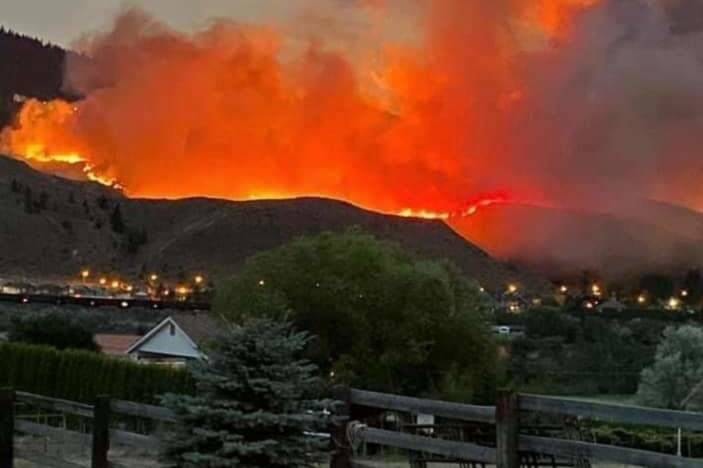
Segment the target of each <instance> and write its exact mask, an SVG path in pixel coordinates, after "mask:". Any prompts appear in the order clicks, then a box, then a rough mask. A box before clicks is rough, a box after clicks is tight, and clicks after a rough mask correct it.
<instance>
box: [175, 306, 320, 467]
mask: <svg viewBox="0 0 703 468" xmlns="http://www.w3.org/2000/svg"><path fill="white" fill-rule="evenodd" d="M308 341H309V335H307V334H305V333H297V332H295V331H293V329H292V328H291V325H290V324H288V323H282V322H274V321H272V320H269V319H256V320H252V321H250V322H248V323H247V324H245V326H243V327H234V326H230V327H228V329H227V330H226V331H225V333H224V334H223V335H222V336H221V337H220V338H219V339H218V340H217V341H216V342H215V343H213V346H212V349H211V350H210V352H209V356H208V360H207V361H206V362H201V363H198V364H196V365H194V366H193V376H194V377H195V379H196V382H197V392H196V396H184V395H167V396H165V397H164V398H163V404H165V405H166V406H168V407H170V408H172V409H173V410H174V411H175V412H176V414H177V415H178V416H179V418H180V424H178V425H177V428H178V429H177V432H176V433H174V434H173V436H172V439H171V441H170V442H169V444H168V445H167V448H166V451H165V458H166V460H167V461H168V462H169V464H170V466H172V467H178V468H201V467H202V468H206V467H207V468H211V467H239V468H283V467H286V468H303V467H314V466H316V463H318V462H319V461H320V459H321V455H322V454H323V449H324V447H325V446H326V445H327V444H326V443H325V442H324V441H322V440H320V439H319V438H317V437H315V436H313V435H311V434H310V433H311V432H315V431H318V432H319V431H320V430H322V428H323V427H324V417H323V415H322V412H321V408H322V405H323V402H322V401H321V400H316V399H314V395H315V394H316V393H317V392H318V391H319V389H320V383H321V381H320V379H319V378H318V377H317V376H316V373H317V368H316V367H315V366H314V365H313V364H310V362H308V361H307V360H304V359H301V358H300V355H301V353H302V351H303V349H304V348H305V347H306V344H307V343H308Z"/></svg>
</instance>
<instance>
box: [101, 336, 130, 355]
mask: <svg viewBox="0 0 703 468" xmlns="http://www.w3.org/2000/svg"><path fill="white" fill-rule="evenodd" d="M140 338H141V336H139V335H106V334H98V335H95V342H96V343H97V345H98V346H99V347H100V350H101V351H102V352H103V353H104V354H109V355H111V356H124V355H126V354H127V350H128V349H129V347H130V346H131V345H132V344H133V343H134V342H136V341H137V340H139V339H140Z"/></svg>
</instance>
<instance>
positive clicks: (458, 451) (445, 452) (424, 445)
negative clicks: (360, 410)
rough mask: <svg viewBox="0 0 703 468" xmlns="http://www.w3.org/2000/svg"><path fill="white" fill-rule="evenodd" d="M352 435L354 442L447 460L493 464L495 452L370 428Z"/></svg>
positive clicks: (486, 448)
mask: <svg viewBox="0 0 703 468" xmlns="http://www.w3.org/2000/svg"><path fill="white" fill-rule="evenodd" d="M354 432H355V434H354V438H355V440H359V441H363V442H368V443H373V444H379V445H384V446H387V447H394V448H400V449H406V450H416V451H418V452H428V453H433V454H436V455H442V456H445V457H448V458H454V459H461V460H475V461H479V462H486V463H495V461H496V450H495V449H494V448H490V447H482V446H480V445H476V444H470V443H467V442H457V441H452V440H442V439H433V438H431V437H423V436H417V435H413V434H404V433H401V432H395V431H386V430H383V429H374V428H371V427H359V428H358V429H356V430H355V431H354Z"/></svg>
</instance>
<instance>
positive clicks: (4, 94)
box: [0, 28, 70, 127]
mask: <svg viewBox="0 0 703 468" xmlns="http://www.w3.org/2000/svg"><path fill="white" fill-rule="evenodd" d="M65 58H66V51H64V50H63V49H61V48H60V47H56V46H53V45H48V44H44V43H42V42H41V41H39V40H37V39H33V38H30V37H27V36H23V35H21V34H17V33H14V32H12V31H7V30H5V29H3V28H0V70H1V71H2V72H1V73H0V127H2V126H4V125H6V124H8V123H9V122H10V121H11V119H12V116H13V115H14V112H15V111H16V109H17V105H18V103H17V102H15V100H14V99H13V98H14V96H15V94H17V95H22V96H29V97H36V98H39V99H54V98H57V97H63V98H67V97H70V96H68V95H67V94H66V93H65V92H64V91H63V75H64V62H65Z"/></svg>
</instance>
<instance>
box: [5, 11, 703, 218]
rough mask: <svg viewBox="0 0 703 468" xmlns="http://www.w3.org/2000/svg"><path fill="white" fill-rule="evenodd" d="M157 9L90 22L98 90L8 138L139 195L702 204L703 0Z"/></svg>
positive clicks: (391, 206)
mask: <svg viewBox="0 0 703 468" xmlns="http://www.w3.org/2000/svg"><path fill="white" fill-rule="evenodd" d="M57 3H58V2H57ZM61 3H63V4H66V3H70V2H61ZM77 3H78V2H76V7H78V6H79V5H77ZM91 3H92V2H91ZM97 3H98V2H96V4H97ZM18 4H19V2H18ZM27 4H31V2H23V5H27ZM196 4H197V5H198V6H197V7H195V6H194V5H196ZM232 4H234V5H235V6H234V7H232V6H230V5H232ZM167 5H168V6H167ZM38 6H39V5H38V3H37V5H35V7H38ZM143 6H144V7H145V8H143V9H128V10H120V11H121V12H122V13H120V14H119V15H118V16H117V17H116V19H115V20H114V21H112V22H111V23H109V24H108V25H107V26H105V27H104V28H103V29H101V30H100V31H99V32H97V33H96V32H95V31H93V33H92V34H91V33H90V31H91V29H94V27H93V24H97V23H88V24H82V23H81V20H80V19H77V20H73V21H72V23H73V25H72V29H73V30H75V32H76V34H74V36H75V37H79V36H82V38H81V40H80V41H77V42H75V43H74V47H76V48H77V49H78V50H80V51H81V52H83V53H84V54H85V55H86V56H89V57H90V61H83V60H81V61H73V62H72V63H69V64H68V67H67V76H66V86H67V87H69V88H71V89H72V90H74V91H78V92H80V93H81V94H83V95H85V96H86V98H85V99H84V100H83V101H81V102H80V103H78V104H76V105H73V104H71V105H69V104H66V103H61V102H58V103H51V104H49V105H46V104H40V103H29V104H28V105H27V106H25V109H24V110H23V112H22V114H21V115H20V120H19V121H18V122H17V124H16V125H15V128H14V129H12V130H9V129H8V130H6V131H4V132H3V134H2V135H0V147H1V148H0V149H4V150H5V151H9V152H11V153H14V154H16V155H20V156H25V157H26V158H27V159H34V160H35V162H36V161H40V160H49V159H51V157H52V155H54V156H56V155H61V156H62V158H63V159H62V158H54V160H58V161H61V160H64V161H66V162H71V163H72V164H75V163H76V162H80V163H81V164H82V167H83V170H87V171H89V172H90V173H91V174H98V175H100V176H101V177H108V178H114V179H116V180H118V181H119V182H120V183H121V184H123V185H124V186H125V188H126V190H127V193H129V194H132V195H136V196H152V197H158V196H172V197H179V196H192V195H208V196H219V197H227V198H233V199H246V198H258V197H272V196H273V197H280V196H295V195H324V196H330V197H334V198H341V199H345V200H349V201H352V202H355V203H358V204H360V205H363V206H366V207H369V208H375V209H379V210H382V211H388V212H400V211H402V210H404V209H406V208H407V209H411V210H415V211H420V210H427V211H432V212H437V213H446V212H455V211H457V210H462V209H467V208H468V207H470V206H471V205H472V204H475V203H477V202H480V201H481V200H484V199H487V198H486V197H494V198H496V199H500V200H503V201H505V200H511V201H514V202H520V203H527V204H538V205H548V206H558V207H563V208H569V209H584V208H587V209H589V210H592V211H595V212H618V211H619V210H625V208H621V207H626V206H629V205H630V204H631V202H632V201H633V200H648V199H656V200H662V201H666V202H671V203H679V204H682V205H685V206H687V207H689V208H692V209H695V210H699V211H700V210H703V184H701V183H700V182H701V178H702V176H703V157H702V156H701V154H700V146H701V145H700V136H699V135H701V133H702V132H703V80H701V77H702V76H703V32H701V31H703V27H702V26H703V2H701V1H700V0H491V1H486V0H309V1H302V0H301V1H300V2H290V1H283V0H281V1H276V0H269V1H266V2H261V1H254V0H252V1H244V0H242V1H238V2H227V1H221V2H215V1H212V2H191V1H185V0H183V1H181V2H175V1H166V0H164V1H163V2H159V1H153V2H144V5H143ZM229 8H234V10H230V9H229ZM194 9H195V10H198V11H197V14H196V13H195V12H194ZM98 10H100V9H98ZM108 10H109V8H108ZM43 13H46V12H43ZM99 16H100V15H98V16H97V17H99ZM100 21H103V20H100ZM76 23H78V24H76ZM80 33H84V34H80ZM66 37H67V36H66Z"/></svg>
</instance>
